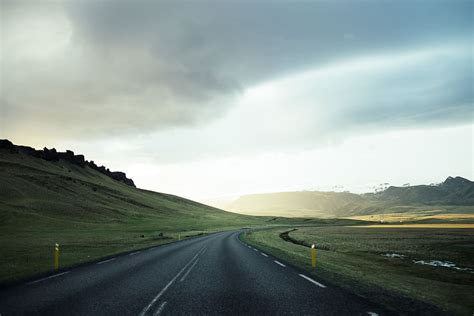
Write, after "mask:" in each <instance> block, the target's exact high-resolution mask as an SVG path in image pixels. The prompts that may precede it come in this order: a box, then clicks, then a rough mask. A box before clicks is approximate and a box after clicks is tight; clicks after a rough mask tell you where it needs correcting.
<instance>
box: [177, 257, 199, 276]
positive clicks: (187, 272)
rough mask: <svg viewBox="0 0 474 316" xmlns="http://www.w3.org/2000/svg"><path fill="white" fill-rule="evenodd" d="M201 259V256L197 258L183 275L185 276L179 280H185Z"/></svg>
mask: <svg viewBox="0 0 474 316" xmlns="http://www.w3.org/2000/svg"><path fill="white" fill-rule="evenodd" d="M198 261H199V258H197V259H196V260H195V261H194V263H193V264H192V266H191V267H189V269H188V271H186V273H185V274H184V275H183V277H182V278H181V280H179V282H183V281H184V280H185V279H186V277H187V276H188V274H189V272H191V270H192V269H193V268H194V266H195V265H196V263H197V262H198Z"/></svg>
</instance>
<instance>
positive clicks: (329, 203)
mask: <svg viewBox="0 0 474 316" xmlns="http://www.w3.org/2000/svg"><path fill="white" fill-rule="evenodd" d="M434 207H436V208H439V207H441V208H443V209H452V208H456V209H457V208H462V209H466V208H467V209H469V210H473V209H474V182H472V181H470V180H468V179H464V178H462V177H455V178H453V177H448V178H447V179H446V181H444V182H443V183H441V184H439V185H437V186H430V185H417V186H408V187H394V186H391V187H389V188H387V189H386V190H384V191H381V192H378V193H367V194H354V193H347V192H319V191H302V192H279V193H266V194H252V195H244V196H241V197H240V198H238V199H237V200H235V201H234V202H232V203H231V204H230V205H229V206H228V207H227V208H226V209H229V210H231V211H235V212H240V213H242V214H252V215H279V216H307V217H311V216H319V217H335V216H337V217H341V216H354V215H365V214H378V213H389V212H408V211H412V210H415V209H433V208H434Z"/></svg>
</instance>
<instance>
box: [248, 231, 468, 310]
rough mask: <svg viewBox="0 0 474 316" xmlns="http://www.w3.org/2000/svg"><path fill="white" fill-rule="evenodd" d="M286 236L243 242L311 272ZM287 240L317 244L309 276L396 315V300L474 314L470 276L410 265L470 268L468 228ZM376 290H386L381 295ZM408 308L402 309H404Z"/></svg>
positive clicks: (303, 252)
mask: <svg viewBox="0 0 474 316" xmlns="http://www.w3.org/2000/svg"><path fill="white" fill-rule="evenodd" d="M284 231H287V229H286V230H285V229H282V228H279V229H273V230H263V231H258V232H253V233H250V234H248V235H247V236H244V237H243V238H245V239H246V240H247V241H248V242H250V243H252V244H254V245H255V246H257V247H260V248H262V249H264V250H265V251H267V252H268V253H271V254H273V255H275V256H277V257H279V258H281V259H283V260H286V261H288V262H291V263H293V264H295V265H297V266H299V267H301V268H303V269H305V270H307V271H308V272H309V271H311V266H310V263H311V261H310V257H309V248H307V247H304V246H301V245H296V244H293V243H290V242H287V241H284V240H282V239H281V238H280V237H279V234H280V233H281V232H284ZM289 235H290V237H291V238H294V239H296V240H300V241H304V242H305V243H306V244H311V243H316V245H318V247H319V248H320V249H318V255H317V257H318V258H317V262H318V263H317V270H316V272H313V273H315V274H316V275H318V277H320V278H322V279H326V280H330V281H332V282H334V283H337V284H339V285H340V286H343V287H346V288H349V289H350V290H351V291H354V292H355V293H358V294H359V295H362V296H365V297H367V298H370V299H372V300H375V301H377V302H379V303H382V304H384V305H386V306H387V307H389V308H392V309H394V310H395V311H397V309H398V304H399V295H403V296H406V297H410V298H415V299H418V300H421V301H424V302H427V303H429V304H433V305H436V306H438V307H439V308H441V309H444V310H448V311H450V312H454V313H458V314H466V315H467V314H470V313H472V311H473V310H474V304H473V301H472V293H473V292H474V274H472V271H471V272H469V271H456V270H452V269H447V268H442V267H430V266H423V265H415V264H413V263H412V260H448V261H452V262H455V263H456V264H457V265H458V266H460V267H469V268H472V269H474V262H473V259H472V258H473V257H474V249H473V248H472V244H473V242H474V231H473V230H472V229H462V230H454V229H406V228H405V229H375V228H355V227H342V226H339V227H335V226H326V227H312V228H310V227H306V228H300V229H298V230H296V231H293V232H290V233H289ZM384 253H398V254H403V255H405V257H404V259H391V258H386V257H383V256H382V254H384ZM379 288H384V289H385V290H386V291H383V292H381V291H379V290H378V289H379ZM428 289H429V290H428ZM387 291H388V292H387ZM390 293H391V294H390ZM409 305H410V304H408V303H407V304H404V308H407V307H408V306H409ZM412 312H416V311H412Z"/></svg>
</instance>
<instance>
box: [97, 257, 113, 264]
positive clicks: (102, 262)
mask: <svg viewBox="0 0 474 316" xmlns="http://www.w3.org/2000/svg"><path fill="white" fill-rule="evenodd" d="M115 259H116V258H111V259H107V260H104V261H101V262H97V263H96V264H104V263H106V262H109V261H114V260H115Z"/></svg>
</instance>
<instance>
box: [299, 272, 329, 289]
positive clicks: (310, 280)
mask: <svg viewBox="0 0 474 316" xmlns="http://www.w3.org/2000/svg"><path fill="white" fill-rule="evenodd" d="M299 276H300V277H302V278H304V279H306V280H308V281H309V282H311V283H313V284H316V285H317V286H319V287H321V288H323V289H324V288H326V285H324V284H321V283H319V282H317V281H314V280H313V279H311V278H309V277H307V276H306V275H304V274H301V273H300V274H299Z"/></svg>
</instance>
